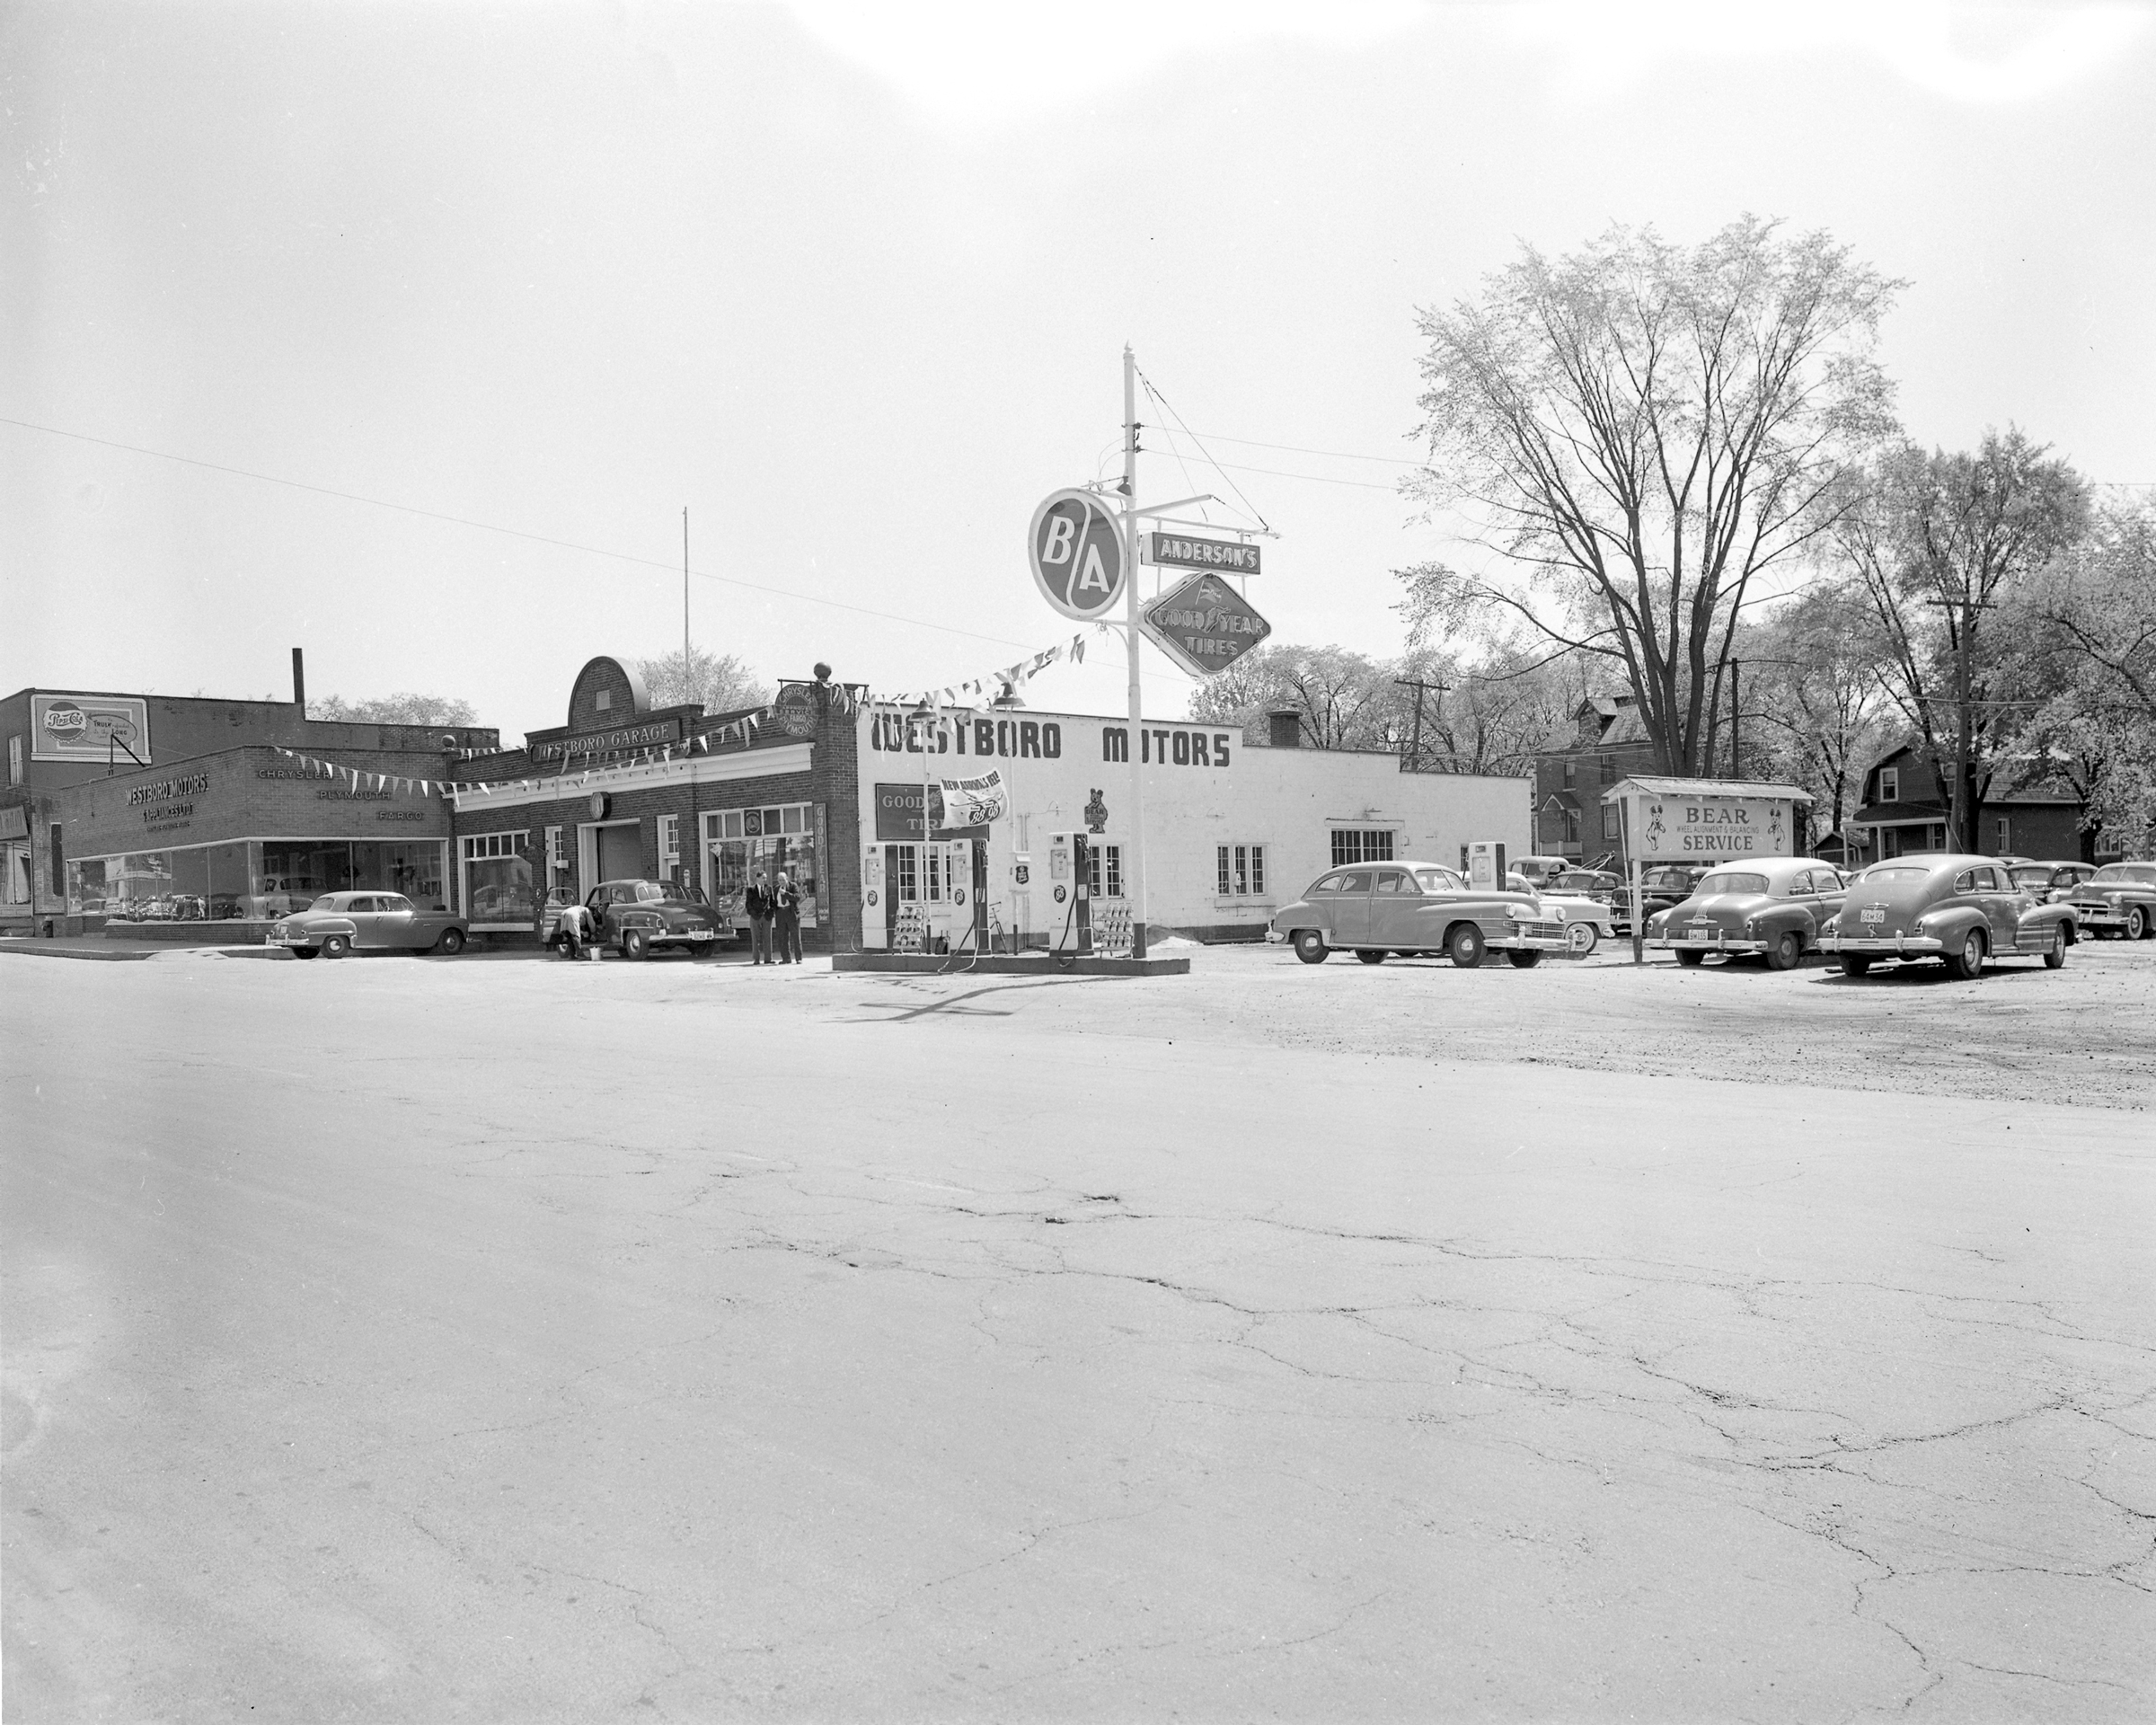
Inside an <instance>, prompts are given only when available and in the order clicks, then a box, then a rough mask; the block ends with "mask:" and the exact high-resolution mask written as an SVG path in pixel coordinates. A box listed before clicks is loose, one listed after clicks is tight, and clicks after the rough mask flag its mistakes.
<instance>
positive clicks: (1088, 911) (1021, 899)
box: [974, 833, 1093, 953]
mask: <svg viewBox="0 0 2156 1725" xmlns="http://www.w3.org/2000/svg"><path fill="white" fill-rule="evenodd" d="M986 870H987V846H986V845H979V844H976V845H975V846H974V871H975V876H976V880H985V874H986ZM1092 879H1093V857H1092V841H1091V835H1090V834H1087V833H1050V834H1049V835H1048V876H1047V880H1046V881H1044V882H1040V883H1038V884H1040V885H1045V886H1046V887H1047V897H1048V903H1047V916H1045V917H1044V918H1043V926H1044V929H1045V932H1046V933H1047V937H1048V950H1049V951H1051V952H1056V953H1071V952H1084V953H1091V951H1092V950H1093V915H1092V911H1093V907H1092ZM1035 888H1036V882H1035V880H1034V879H1033V858H1032V855H1031V854H1030V853H1029V852H1026V851H1015V852H1013V853H1012V856H1011V895H1012V899H1013V900H1014V901H1015V902H1016V903H1017V904H1020V905H1022V906H1025V907H1026V909H1025V910H1024V911H1023V912H1021V913H1019V914H1018V915H1017V916H1014V917H1013V922H1014V923H1018V924H1022V923H1029V922H1031V921H1032V910H1031V907H1032V904H1033V893H1034V891H1035ZM987 915H988V913H987V907H986V906H985V905H979V906H978V907H977V908H976V915H975V919H974V941H975V942H976V947H977V948H979V950H983V951H985V941H986V937H987Z"/></svg>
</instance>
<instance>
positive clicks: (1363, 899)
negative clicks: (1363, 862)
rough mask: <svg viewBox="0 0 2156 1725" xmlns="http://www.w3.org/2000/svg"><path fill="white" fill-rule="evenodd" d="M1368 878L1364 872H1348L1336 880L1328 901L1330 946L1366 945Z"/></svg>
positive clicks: (1367, 935) (1361, 870)
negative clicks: (1329, 904) (1330, 922)
mask: <svg viewBox="0 0 2156 1725" xmlns="http://www.w3.org/2000/svg"><path fill="white" fill-rule="evenodd" d="M1370 875H1371V871H1370V870H1368V869H1350V870H1348V871H1347V873H1345V874H1343V875H1342V876H1341V877H1340V884H1339V890H1338V891H1337V892H1336V893H1335V894H1334V895H1333V899H1332V934H1331V937H1330V939H1331V943H1332V944H1333V945H1335V946H1368V945H1369V944H1370V884H1371V883H1370Z"/></svg>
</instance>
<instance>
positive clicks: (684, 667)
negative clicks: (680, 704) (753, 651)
mask: <svg viewBox="0 0 2156 1725" xmlns="http://www.w3.org/2000/svg"><path fill="white" fill-rule="evenodd" d="M693 674H694V673H692V671H691V670H690V668H689V506H688V505H687V504H686V503H684V504H683V505H682V506H681V687H682V695H683V698H684V699H686V698H687V695H688V689H689V678H690V677H691V676H692V675H693Z"/></svg>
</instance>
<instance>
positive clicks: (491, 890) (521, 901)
mask: <svg viewBox="0 0 2156 1725" xmlns="http://www.w3.org/2000/svg"><path fill="white" fill-rule="evenodd" d="M529 837H530V835H529V834H527V833H475V834H473V835H472V836H468V837H467V838H466V839H465V840H464V857H463V863H464V915H465V916H468V917H470V918H471V920H472V921H473V922H474V923H477V924H488V923H494V924H508V925H511V926H518V927H528V926H529V925H531V924H533V923H535V922H536V921H537V919H538V916H539V907H538V903H537V900H536V898H535V896H534V894H533V891H532V863H531V858H530V856H529V855H528V854H526V841H527V840H528V838H529Z"/></svg>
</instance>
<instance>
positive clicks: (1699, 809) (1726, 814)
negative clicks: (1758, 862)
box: [1632, 792, 1794, 862]
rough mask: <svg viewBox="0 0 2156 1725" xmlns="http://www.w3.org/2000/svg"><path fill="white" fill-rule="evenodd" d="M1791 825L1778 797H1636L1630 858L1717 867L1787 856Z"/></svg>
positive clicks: (1786, 807)
mask: <svg viewBox="0 0 2156 1725" xmlns="http://www.w3.org/2000/svg"><path fill="white" fill-rule="evenodd" d="M1793 831H1794V823H1792V822H1791V820H1790V818H1789V803H1788V802H1787V801H1783V800H1781V799H1779V798H1764V799H1763V798H1753V797H1684V796H1672V795H1668V794H1666V793H1665V794H1655V793H1650V792H1639V793H1637V794H1636V795H1635V796H1634V798H1633V805H1632V854H1633V855H1635V856H1637V857H1638V858H1639V860H1640V861H1641V862H1727V861H1731V860H1734V859H1736V858H1739V857H1746V856H1789V855H1792V854H1794V853H1793V852H1792V851H1791V849H1790V847H1789V842H1790V836H1791V834H1792V832H1793Z"/></svg>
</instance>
